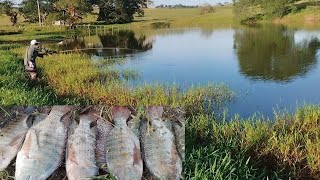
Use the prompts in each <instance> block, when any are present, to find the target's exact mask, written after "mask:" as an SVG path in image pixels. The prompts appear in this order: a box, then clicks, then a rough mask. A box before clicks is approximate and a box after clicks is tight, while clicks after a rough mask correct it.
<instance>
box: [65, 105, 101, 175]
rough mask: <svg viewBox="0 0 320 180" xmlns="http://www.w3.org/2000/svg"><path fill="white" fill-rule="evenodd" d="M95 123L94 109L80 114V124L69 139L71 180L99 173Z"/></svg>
mask: <svg viewBox="0 0 320 180" xmlns="http://www.w3.org/2000/svg"><path fill="white" fill-rule="evenodd" d="M94 123H96V122H95V116H94V111H88V112H87V113H85V114H82V115H80V122H79V125H78V126H77V127H76V128H75V129H74V131H73V134H72V135H71V136H70V137H69V139H68V145H67V156H66V170H67V175H68V179H69V180H81V179H88V178H91V177H93V176H96V175H97V174H98V167H97V165H96V159H95V146H96V136H97V135H96V134H97V126H96V124H95V125H92V124H94ZM91 126H92V127H91Z"/></svg>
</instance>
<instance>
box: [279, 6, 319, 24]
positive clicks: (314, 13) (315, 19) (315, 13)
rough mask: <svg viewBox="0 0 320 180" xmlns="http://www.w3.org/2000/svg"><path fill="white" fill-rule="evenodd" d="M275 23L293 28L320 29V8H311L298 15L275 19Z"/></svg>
mask: <svg viewBox="0 0 320 180" xmlns="http://www.w3.org/2000/svg"><path fill="white" fill-rule="evenodd" d="M273 22H274V23H280V24H285V25H287V26H289V27H292V28H299V27H300V28H301V27H305V28H314V29H319V28H320V7H309V8H307V9H304V10H302V11H300V12H298V13H294V14H289V15H287V16H285V17H283V18H281V19H275V20H274V21H273Z"/></svg>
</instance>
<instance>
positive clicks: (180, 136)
mask: <svg viewBox="0 0 320 180" xmlns="http://www.w3.org/2000/svg"><path fill="white" fill-rule="evenodd" d="M173 132H174V135H175V142H176V145H177V149H178V153H179V155H180V157H181V160H182V161H183V162H184V161H185V121H184V118H179V121H174V122H173Z"/></svg>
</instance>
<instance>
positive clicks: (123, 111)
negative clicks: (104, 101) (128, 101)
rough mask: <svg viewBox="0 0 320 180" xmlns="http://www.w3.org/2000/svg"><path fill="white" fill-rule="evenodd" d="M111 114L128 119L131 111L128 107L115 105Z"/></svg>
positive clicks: (114, 116)
mask: <svg viewBox="0 0 320 180" xmlns="http://www.w3.org/2000/svg"><path fill="white" fill-rule="evenodd" d="M111 114H112V117H113V118H122V119H125V120H127V119H128V118H129V116H130V114H131V111H130V110H129V109H128V108H126V107H122V106H114V107H112V109H111Z"/></svg>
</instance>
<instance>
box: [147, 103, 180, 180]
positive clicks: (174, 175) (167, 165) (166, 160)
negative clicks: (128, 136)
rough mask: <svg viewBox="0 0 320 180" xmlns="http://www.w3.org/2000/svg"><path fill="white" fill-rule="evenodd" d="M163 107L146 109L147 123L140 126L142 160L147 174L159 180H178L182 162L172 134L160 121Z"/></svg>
mask: <svg viewBox="0 0 320 180" xmlns="http://www.w3.org/2000/svg"><path fill="white" fill-rule="evenodd" d="M162 113H163V107H161V106H150V107H148V108H147V117H148V119H149V122H150V123H151V125H149V123H148V122H147V121H143V122H142V125H141V139H142V149H143V155H144V160H145V163H146V166H147V168H148V170H149V172H150V173H151V174H152V175H153V176H155V177H156V178H159V179H170V180H172V179H180V178H181V172H182V162H181V159H180V157H179V155H178V152H177V149H176V145H175V143H174V135H173V133H172V132H171V131H170V130H169V129H168V128H167V127H166V125H165V123H164V122H163V121H162V119H161V117H162Z"/></svg>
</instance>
